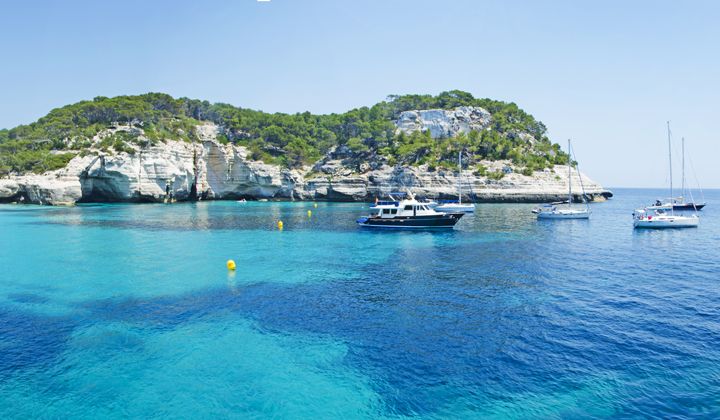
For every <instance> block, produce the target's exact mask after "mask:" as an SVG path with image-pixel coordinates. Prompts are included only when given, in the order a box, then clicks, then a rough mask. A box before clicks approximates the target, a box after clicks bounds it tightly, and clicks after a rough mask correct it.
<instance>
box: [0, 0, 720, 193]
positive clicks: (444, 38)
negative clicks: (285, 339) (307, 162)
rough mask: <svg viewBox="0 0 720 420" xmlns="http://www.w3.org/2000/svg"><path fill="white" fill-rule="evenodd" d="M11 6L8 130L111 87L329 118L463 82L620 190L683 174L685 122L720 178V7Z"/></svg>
mask: <svg viewBox="0 0 720 420" xmlns="http://www.w3.org/2000/svg"><path fill="white" fill-rule="evenodd" d="M0 7H1V10H2V16H3V23H2V25H0V53H1V54H2V57H3V60H2V64H1V65H0V92H1V94H2V96H1V98H2V99H0V127H13V126H15V125H18V124H22V123H29V122H31V121H34V120H35V119H37V118H38V117H40V116H42V115H44V114H46V113H47V112H48V111H49V110H50V109H52V108H54V107H58V106H62V105H64V104H68V103H72V102H76V101H79V100H82V99H90V98H92V97H94V96H98V95H104V96H114V95H121V94H137V93H143V92H148V91H154V92H166V93H169V94H171V95H173V96H188V97H192V98H200V99H207V100H209V101H213V102H215V101H222V102H228V103H231V104H234V105H238V106H243V107H249V108H255V109H261V110H264V111H271V112H276V111H279V112H300V111H305V110H309V111H312V112H318V113H326V112H342V111H345V110H348V109H350V108H353V107H357V106H362V105H371V104H373V103H375V102H378V101H380V100H382V99H384V98H385V97H386V96H387V95H388V94H395V93H439V92H441V91H443V90H450V89H462V90H467V91H469V92H471V93H473V94H474V95H475V96H478V97H490V98H494V99H502V100H506V101H513V102H516V103H517V104H518V105H519V106H521V107H522V108H524V109H525V110H526V111H528V112H530V113H531V114H533V115H535V116H536V117H537V118H538V119H540V120H541V121H543V122H544V123H545V124H546V125H547V126H548V128H549V134H550V136H551V138H552V139H553V140H554V141H556V142H559V143H561V144H565V141H566V139H567V138H572V139H574V142H575V147H576V151H577V154H578V158H579V160H580V163H581V165H582V169H583V170H584V171H585V172H587V173H588V174H589V175H590V176H591V177H593V178H595V179H596V180H598V181H600V182H602V183H603V184H605V185H607V186H662V185H664V184H665V183H666V180H667V168H666V166H667V165H666V161H667V156H666V143H665V138H666V135H665V121H666V120H668V119H669V120H671V121H672V126H673V131H674V133H675V135H676V136H677V137H678V140H679V137H680V136H685V137H686V138H687V142H688V143H687V147H688V151H689V153H690V156H691V158H692V160H693V165H694V167H695V170H696V172H697V175H698V177H699V179H700V182H701V184H702V185H703V187H720V164H718V162H717V160H718V159H717V155H718V142H717V138H718V128H717V123H718V121H719V120H718V117H717V116H718V109H717V104H718V103H720V2H718V1H704V2H703V1H693V2H678V1H602V2H586V1H582V2H581V1H522V2H520V1H517V2H512V1H493V2H485V1H473V0H467V1H465V0H456V1H452V0H448V1H440V0H437V1H424V0H393V1H390V0H376V1H340V0H329V1H302V0H292V1H291V0H271V1H270V2H262V3H261V2H257V1H255V0H226V1H185V2H183V1H122V2H121V1H115V2H113V1H73V0H67V1H46V2H42V1H32V0H24V1H14V0H4V1H3V2H2V5H0ZM678 144H679V141H678ZM678 169H679V168H678ZM690 177H691V178H693V177H692V174H691V175H690Z"/></svg>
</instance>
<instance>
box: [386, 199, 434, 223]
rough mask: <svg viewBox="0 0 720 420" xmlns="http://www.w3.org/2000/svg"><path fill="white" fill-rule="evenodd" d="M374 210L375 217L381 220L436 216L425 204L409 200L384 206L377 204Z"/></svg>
mask: <svg viewBox="0 0 720 420" xmlns="http://www.w3.org/2000/svg"><path fill="white" fill-rule="evenodd" d="M374 208H375V210H377V213H376V217H380V218H383V219H391V218H395V217H416V216H431V215H436V214H438V213H437V212H436V211H435V210H433V209H432V208H430V207H429V206H428V205H427V204H424V203H420V202H417V201H409V200H404V201H402V202H393V203H389V204H385V205H382V204H378V205H376V206H375V207H374Z"/></svg>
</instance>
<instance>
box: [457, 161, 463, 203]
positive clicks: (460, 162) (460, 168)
mask: <svg viewBox="0 0 720 420" xmlns="http://www.w3.org/2000/svg"><path fill="white" fill-rule="evenodd" d="M461 176H462V150H461V151H459V152H458V178H457V189H458V204H462V191H460V177H461Z"/></svg>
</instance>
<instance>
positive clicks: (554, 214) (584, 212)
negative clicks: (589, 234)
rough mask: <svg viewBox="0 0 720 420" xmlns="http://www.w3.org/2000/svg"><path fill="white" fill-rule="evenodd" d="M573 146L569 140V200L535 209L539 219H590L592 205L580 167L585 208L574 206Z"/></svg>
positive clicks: (534, 211)
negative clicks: (589, 202) (588, 200)
mask: <svg viewBox="0 0 720 420" xmlns="http://www.w3.org/2000/svg"><path fill="white" fill-rule="evenodd" d="M573 155H574V153H573V151H572V146H571V144H570V140H568V199H567V201H566V202H559V203H549V204H543V205H542V206H540V207H537V208H535V209H533V213H535V214H537V218H538V219H589V218H590V205H589V204H588V202H587V199H586V197H585V187H584V186H583V183H582V176H581V175H580V167H579V165H578V179H580V187H581V188H582V201H583V204H584V206H582V207H578V206H574V205H573V194H572V166H573V165H572V158H573Z"/></svg>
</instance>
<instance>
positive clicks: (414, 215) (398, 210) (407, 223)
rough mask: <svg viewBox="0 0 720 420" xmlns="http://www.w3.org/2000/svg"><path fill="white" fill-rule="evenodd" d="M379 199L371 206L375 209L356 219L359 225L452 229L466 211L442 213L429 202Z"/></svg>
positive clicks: (412, 198)
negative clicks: (429, 204) (430, 205)
mask: <svg viewBox="0 0 720 420" xmlns="http://www.w3.org/2000/svg"><path fill="white" fill-rule="evenodd" d="M390 198H391V201H378V202H377V203H375V205H372V206H371V207H370V208H371V209H372V210H374V211H375V213H374V214H371V215H369V216H366V217H361V218H359V219H357V220H356V223H357V224H358V226H361V227H369V228H386V229H452V228H453V226H455V224H456V223H457V222H458V221H459V220H460V219H461V218H462V217H463V215H464V213H440V212H437V211H435V210H433V209H432V208H431V207H429V206H428V204H427V203H423V202H420V201H417V200H416V199H415V198H414V197H412V196H410V198H409V199H396V198H394V197H393V196H392V195H391V196H390Z"/></svg>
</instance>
